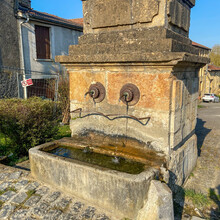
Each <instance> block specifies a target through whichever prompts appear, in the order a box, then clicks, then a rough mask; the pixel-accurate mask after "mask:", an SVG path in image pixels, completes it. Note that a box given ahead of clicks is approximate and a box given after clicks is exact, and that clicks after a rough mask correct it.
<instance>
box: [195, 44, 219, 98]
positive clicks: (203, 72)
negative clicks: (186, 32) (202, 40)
mask: <svg viewBox="0 0 220 220" xmlns="http://www.w3.org/2000/svg"><path fill="white" fill-rule="evenodd" d="M192 45H193V46H194V47H196V48H197V49H200V51H201V54H200V55H202V56H205V57H209V54H210V52H211V48H208V47H206V46H204V45H202V44H198V43H196V42H192ZM198 77H199V98H200V99H201V98H202V97H203V95H204V94H205V93H216V94H218V95H219V94H220V88H219V87H220V67H216V66H214V65H211V64H207V65H205V66H204V67H203V68H201V69H200V70H199V76H198Z"/></svg>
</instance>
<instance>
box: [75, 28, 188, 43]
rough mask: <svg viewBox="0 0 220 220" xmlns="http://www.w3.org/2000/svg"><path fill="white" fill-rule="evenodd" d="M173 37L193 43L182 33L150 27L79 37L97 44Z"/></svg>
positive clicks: (81, 39) (82, 40)
mask: <svg viewBox="0 0 220 220" xmlns="http://www.w3.org/2000/svg"><path fill="white" fill-rule="evenodd" d="M164 38H172V39H174V40H177V41H180V42H182V43H184V44H188V45H191V44H192V42H191V40H190V39H189V38H186V37H183V36H182V35H180V34H177V33H174V32H173V31H170V30H168V29H164V28H163V29H162V28H158V27H157V28H150V29H136V30H135V31H134V30H133V29H131V30H129V31H117V32H116V31H115V32H108V33H98V34H85V35H82V36H81V37H80V38H79V44H95V43H109V44H111V43H112V42H118V43H123V42H125V41H128V40H139V41H152V40H153V41H155V39H158V40H159V41H160V39H164Z"/></svg>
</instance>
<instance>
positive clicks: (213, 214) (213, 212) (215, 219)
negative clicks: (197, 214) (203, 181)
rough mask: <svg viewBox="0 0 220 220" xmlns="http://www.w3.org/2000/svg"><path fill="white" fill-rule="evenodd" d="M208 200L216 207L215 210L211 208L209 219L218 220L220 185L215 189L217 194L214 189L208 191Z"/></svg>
mask: <svg viewBox="0 0 220 220" xmlns="http://www.w3.org/2000/svg"><path fill="white" fill-rule="evenodd" d="M209 198H210V199H211V200H212V201H213V202H214V203H215V204H216V205H217V206H216V207H217V208H215V209H214V208H212V209H211V213H210V217H211V219H212V220H219V219H220V185H218V187H217V192H216V191H215V189H213V188H210V189H209Z"/></svg>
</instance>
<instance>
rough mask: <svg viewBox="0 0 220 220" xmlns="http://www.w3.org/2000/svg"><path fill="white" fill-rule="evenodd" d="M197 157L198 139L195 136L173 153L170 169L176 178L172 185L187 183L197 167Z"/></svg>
mask: <svg viewBox="0 0 220 220" xmlns="http://www.w3.org/2000/svg"><path fill="white" fill-rule="evenodd" d="M197 157H198V153H197V138H196V135H193V136H192V137H190V138H189V139H188V140H187V141H186V142H185V143H184V144H183V145H182V146H180V147H179V148H178V149H177V150H175V151H173V152H172V153H171V160H170V161H169V168H168V169H169V170H170V172H171V173H172V175H174V176H175V178H174V179H175V180H174V181H175V182H174V183H171V185H173V184H177V185H182V184H183V183H184V182H185V180H186V179H187V178H188V176H189V175H190V173H191V172H192V170H193V169H194V167H195V165H196V161H197Z"/></svg>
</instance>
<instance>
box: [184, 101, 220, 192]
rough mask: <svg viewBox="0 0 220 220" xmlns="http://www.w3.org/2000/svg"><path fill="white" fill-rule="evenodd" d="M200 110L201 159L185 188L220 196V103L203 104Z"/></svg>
mask: <svg viewBox="0 0 220 220" xmlns="http://www.w3.org/2000/svg"><path fill="white" fill-rule="evenodd" d="M202 105H204V107H205V108H200V109H199V110H198V123H197V127H196V134H197V138H198V145H199V147H200V148H201V149H200V150H199V158H198V161H197V166H196V168H195V170H194V171H193V175H192V176H191V177H190V179H189V180H188V181H187V183H186V185H185V188H190V189H194V190H195V191H197V192H202V193H204V194H208V193H209V191H210V190H215V193H216V194H218V195H220V103H208V104H202Z"/></svg>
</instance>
